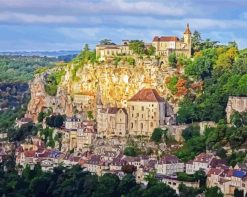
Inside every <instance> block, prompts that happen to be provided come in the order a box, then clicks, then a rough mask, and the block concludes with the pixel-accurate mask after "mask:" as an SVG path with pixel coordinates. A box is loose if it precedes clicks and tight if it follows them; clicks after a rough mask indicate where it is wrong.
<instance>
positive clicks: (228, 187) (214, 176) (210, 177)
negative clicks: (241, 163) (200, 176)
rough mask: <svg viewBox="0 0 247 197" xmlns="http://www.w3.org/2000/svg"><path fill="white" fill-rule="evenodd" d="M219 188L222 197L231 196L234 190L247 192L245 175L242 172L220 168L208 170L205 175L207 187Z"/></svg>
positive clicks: (246, 176)
mask: <svg viewBox="0 0 247 197" xmlns="http://www.w3.org/2000/svg"><path fill="white" fill-rule="evenodd" d="M215 186H217V187H219V188H220V190H221V192H222V193H223V194H224V196H233V194H234V191H235V190H236V189H238V190H241V191H243V194H244V195H245V194H246V192H247V173H246V171H243V170H235V169H230V168H229V167H226V166H222V167H216V168H210V170H209V171H208V173H207V187H215Z"/></svg>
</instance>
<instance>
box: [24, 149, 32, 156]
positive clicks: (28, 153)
mask: <svg viewBox="0 0 247 197" xmlns="http://www.w3.org/2000/svg"><path fill="white" fill-rule="evenodd" d="M24 155H25V157H34V156H35V151H33V150H28V151H25V152H24Z"/></svg>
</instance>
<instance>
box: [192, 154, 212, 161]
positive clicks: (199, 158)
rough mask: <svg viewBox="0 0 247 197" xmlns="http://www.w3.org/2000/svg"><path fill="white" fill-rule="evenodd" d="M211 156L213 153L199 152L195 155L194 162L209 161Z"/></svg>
mask: <svg viewBox="0 0 247 197" xmlns="http://www.w3.org/2000/svg"><path fill="white" fill-rule="evenodd" d="M213 157H214V155H213V154H209V153H201V154H200V155H198V156H196V158H195V159H194V162H200V163H209V162H210V161H211V159H212V158H213Z"/></svg>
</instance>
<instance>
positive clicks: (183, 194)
mask: <svg viewBox="0 0 247 197" xmlns="http://www.w3.org/2000/svg"><path fill="white" fill-rule="evenodd" d="M178 190H179V196H180V197H188V196H189V197H196V196H198V194H200V193H202V190H201V189H196V188H193V187H187V186H186V185H185V184H183V183H181V184H180V185H179V186H178Z"/></svg>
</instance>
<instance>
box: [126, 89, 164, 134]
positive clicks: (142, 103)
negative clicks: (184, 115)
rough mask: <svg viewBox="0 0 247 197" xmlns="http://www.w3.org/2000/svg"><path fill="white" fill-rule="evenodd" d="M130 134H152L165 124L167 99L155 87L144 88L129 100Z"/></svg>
mask: <svg viewBox="0 0 247 197" xmlns="http://www.w3.org/2000/svg"><path fill="white" fill-rule="evenodd" d="M127 111H128V131H129V135H146V136H150V135H151V134H152V132H153V130H154V128H157V127H160V126H161V125H164V124H165V101H164V99H163V98H162V97H160V96H159V94H158V92H157V91H156V90H155V89H142V90H140V91H139V92H138V93H137V94H135V95H134V96H133V97H132V98H131V99H130V100H128V102H127Z"/></svg>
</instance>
